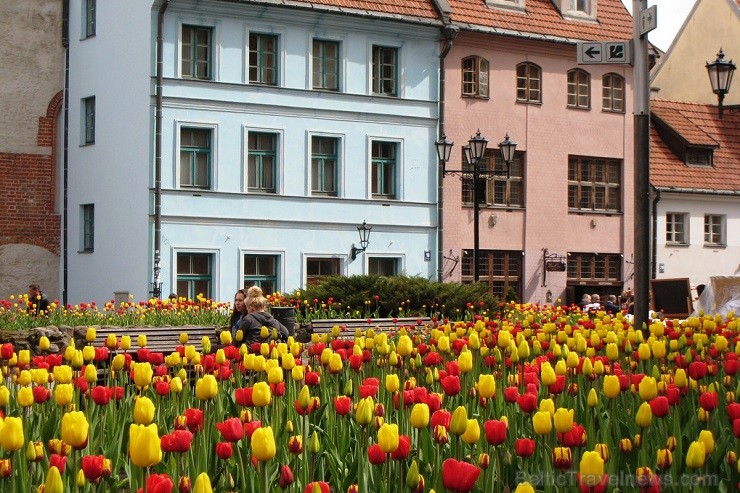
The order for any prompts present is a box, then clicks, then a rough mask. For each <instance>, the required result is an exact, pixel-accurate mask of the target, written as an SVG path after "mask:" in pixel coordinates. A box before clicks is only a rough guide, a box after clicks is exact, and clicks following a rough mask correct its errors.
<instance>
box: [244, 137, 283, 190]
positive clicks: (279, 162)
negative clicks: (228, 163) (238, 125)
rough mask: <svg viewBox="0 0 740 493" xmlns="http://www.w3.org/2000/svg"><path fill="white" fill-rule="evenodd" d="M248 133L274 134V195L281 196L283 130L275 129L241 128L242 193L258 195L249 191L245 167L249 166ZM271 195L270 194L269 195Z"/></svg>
mask: <svg viewBox="0 0 740 493" xmlns="http://www.w3.org/2000/svg"><path fill="white" fill-rule="evenodd" d="M249 132H256V133H261V134H275V135H276V136H277V139H278V141H277V150H276V151H275V158H276V159H277V163H276V164H275V173H277V176H276V177H275V180H276V182H275V194H274V195H276V196H278V195H283V192H284V186H285V179H284V176H285V148H286V144H285V129H284V128H275V127H253V126H246V125H244V126H243V127H242V180H241V181H242V189H241V192H242V193H258V192H250V191H249V183H248V179H249V176H248V175H249V173H248V172H247V167H248V166H249ZM271 195H272V194H271Z"/></svg>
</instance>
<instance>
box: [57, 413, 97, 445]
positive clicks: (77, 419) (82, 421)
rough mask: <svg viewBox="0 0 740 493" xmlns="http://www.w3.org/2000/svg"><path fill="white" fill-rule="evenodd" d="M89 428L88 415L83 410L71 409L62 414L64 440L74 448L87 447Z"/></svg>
mask: <svg viewBox="0 0 740 493" xmlns="http://www.w3.org/2000/svg"><path fill="white" fill-rule="evenodd" d="M89 429H90V424H89V423H88V422H87V416H85V413H84V412H82V411H71V412H68V413H65V414H64V416H62V440H63V441H64V443H66V444H67V445H69V446H70V447H72V448H76V449H81V448H85V446H86V445H87V435H88V431H89Z"/></svg>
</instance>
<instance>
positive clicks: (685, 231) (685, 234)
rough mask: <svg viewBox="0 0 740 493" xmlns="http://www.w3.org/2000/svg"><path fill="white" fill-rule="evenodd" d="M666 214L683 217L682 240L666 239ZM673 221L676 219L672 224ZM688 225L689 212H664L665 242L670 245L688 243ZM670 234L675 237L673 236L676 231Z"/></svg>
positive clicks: (689, 236)
mask: <svg viewBox="0 0 740 493" xmlns="http://www.w3.org/2000/svg"><path fill="white" fill-rule="evenodd" d="M668 216H674V217H681V218H683V237H684V238H683V241H675V240H670V241H669V240H668V238H667V236H668V225H669V221H668ZM675 223H676V221H673V224H675ZM689 225H690V220H689V213H688V212H672V211H669V212H666V214H665V230H666V239H665V243H666V245H670V246H688V245H689V243H690V241H689V240H690V238H691V235H690V230H689ZM672 236H673V237H674V238H675V236H676V232H675V231H673V232H672Z"/></svg>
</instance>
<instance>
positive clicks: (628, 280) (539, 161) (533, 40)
mask: <svg viewBox="0 0 740 493" xmlns="http://www.w3.org/2000/svg"><path fill="white" fill-rule="evenodd" d="M449 3H450V7H451V16H450V20H451V21H452V23H454V24H457V25H467V27H466V28H463V29H462V30H460V32H459V33H458V34H457V35H456V36H455V37H454V39H453V40H452V42H451V44H452V46H451V48H450V50H449V52H448V53H447V55H446V57H445V59H444V62H443V65H444V84H443V85H442V91H443V94H442V98H443V100H444V101H443V105H442V108H443V118H442V120H441V121H442V124H441V126H442V131H443V132H444V133H445V134H446V136H447V140H448V141H454V143H455V146H454V147H453V150H452V155H451V158H450V160H449V162H448V163H447V164H446V169H447V170H461V169H463V170H470V169H472V168H470V166H468V165H466V164H464V163H465V158H464V156H463V150H462V148H463V146H464V145H466V144H467V143H468V140H469V139H470V138H471V136H473V135H475V134H476V131H477V130H480V133H481V135H482V136H484V137H485V138H486V139H488V149H487V151H486V154H485V156H484V158H483V161H482V162H481V168H479V169H482V170H486V171H485V172H484V173H482V174H481V179H480V180H479V182H480V185H479V193H478V195H479V208H480V215H479V230H480V236H479V238H480V239H479V274H480V281H482V282H486V283H489V284H490V285H491V287H492V291H493V293H494V294H497V295H499V296H505V295H506V294H507V292H509V290H510V289H511V290H513V292H514V293H515V294H516V296H517V299H519V300H522V301H529V302H535V303H545V302H552V303H558V302H560V303H574V302H578V301H580V299H581V296H582V294H584V293H589V294H591V293H599V294H600V295H601V296H602V298H604V297H605V295H608V294H616V295H619V294H620V293H622V292H623V291H624V289H626V288H627V287H630V286H631V285H632V273H633V265H632V258H633V256H632V252H633V244H634V240H633V201H634V199H633V188H634V185H633V161H634V156H633V154H634V153H633V135H634V134H633V114H632V67H631V66H630V65H627V64H602V65H579V64H578V62H577V53H576V51H577V50H576V41H623V40H628V39H630V38H631V37H632V19H631V17H630V15H629V13H628V12H627V11H626V9H625V8H624V6H623V5H622V2H621V1H620V0H584V1H577V2H575V1H572V0H562V1H561V0H488V1H486V2H484V1H480V2H469V1H467V2H466V1H462V0H459V1H458V0H450V2H449ZM466 23H467V24H466ZM506 135H508V136H509V137H510V139H511V140H513V141H515V142H516V143H517V147H516V155H515V159H514V161H513V162H512V164H511V166H510V169H509V176H508V177H507V176H506V166H505V163H504V162H503V160H502V158H501V153H500V151H499V148H498V143H499V142H501V141H503V140H504V137H505V136H506ZM494 167H495V170H494ZM443 188H444V194H443V206H442V210H443V221H442V223H443V224H442V228H441V230H442V233H441V244H442V246H441V250H442V251H443V253H444V257H445V259H444V262H443V268H442V271H443V272H442V274H443V279H444V280H452V281H460V280H461V281H463V282H466V281H473V278H474V267H473V265H474V263H473V249H474V217H473V210H474V207H473V195H474V189H473V178H472V174H471V173H455V174H449V173H448V174H447V175H446V176H445V178H444V187H443ZM645 234H649V232H647V231H646V232H645ZM558 300H560V301H558Z"/></svg>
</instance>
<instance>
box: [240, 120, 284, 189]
mask: <svg viewBox="0 0 740 493" xmlns="http://www.w3.org/2000/svg"><path fill="white" fill-rule="evenodd" d="M247 146H248V150H247V153H248V158H247V189H248V190H249V191H250V192H264V193H275V192H276V190H277V189H276V186H275V181H276V180H275V178H276V175H277V135H276V134H271V133H261V132H249V137H248V139H247Z"/></svg>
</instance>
